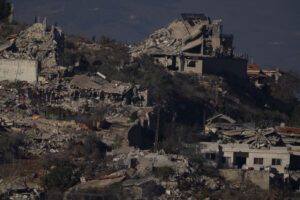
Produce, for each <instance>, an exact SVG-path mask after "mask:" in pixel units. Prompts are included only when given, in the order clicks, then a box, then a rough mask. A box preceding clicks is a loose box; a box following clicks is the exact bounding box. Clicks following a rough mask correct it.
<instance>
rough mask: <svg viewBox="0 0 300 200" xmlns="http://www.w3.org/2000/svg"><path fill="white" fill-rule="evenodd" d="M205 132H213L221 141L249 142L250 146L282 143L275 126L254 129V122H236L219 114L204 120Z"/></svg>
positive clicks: (258, 146)
mask: <svg viewBox="0 0 300 200" xmlns="http://www.w3.org/2000/svg"><path fill="white" fill-rule="evenodd" d="M206 122H207V123H206V125H205V133H206V134H215V135H217V136H218V137H219V139H221V140H222V142H223V143H230V142H233V141H234V142H235V143H243V144H250V146H251V147H252V148H262V147H268V148H269V147H271V146H277V145H282V140H281V136H280V134H278V132H277V130H276V129H275V128H272V127H271V128H265V129H256V127H255V124H254V123H244V124H238V123H236V121H235V120H233V119H231V118H230V117H228V116H226V115H223V114H219V115H216V116H214V117H212V118H210V119H208V120H207V121H206Z"/></svg>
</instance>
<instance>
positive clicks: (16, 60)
mask: <svg viewBox="0 0 300 200" xmlns="http://www.w3.org/2000/svg"><path fill="white" fill-rule="evenodd" d="M63 45H64V34H63V32H62V30H61V28H59V27H57V26H51V27H50V26H47V20H46V19H44V21H43V23H35V24H33V25H32V26H30V27H29V28H27V29H26V30H24V31H21V32H20V33H19V34H18V35H12V36H10V37H9V38H8V39H7V41H5V42H4V43H3V44H2V45H0V80H10V81H16V80H20V81H28V82H31V83H34V82H37V80H38V72H39V71H40V70H41V69H46V68H52V67H56V66H58V64H59V60H60V58H61V57H62V54H63ZM36 63H37V64H36ZM27 69H28V70H29V71H30V72H29V71H27Z"/></svg>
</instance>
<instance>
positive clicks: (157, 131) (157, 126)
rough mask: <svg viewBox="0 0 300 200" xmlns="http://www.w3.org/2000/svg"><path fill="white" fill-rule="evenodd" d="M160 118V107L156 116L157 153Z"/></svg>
mask: <svg viewBox="0 0 300 200" xmlns="http://www.w3.org/2000/svg"><path fill="white" fill-rule="evenodd" d="M159 118H160V108H158V110H157V118H156V130H155V143H154V152H155V153H156V152H157V151H158V134H159Z"/></svg>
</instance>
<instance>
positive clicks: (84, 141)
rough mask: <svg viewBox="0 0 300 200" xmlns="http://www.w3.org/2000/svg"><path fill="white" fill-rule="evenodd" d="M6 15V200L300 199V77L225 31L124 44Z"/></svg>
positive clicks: (2, 164)
mask: <svg viewBox="0 0 300 200" xmlns="http://www.w3.org/2000/svg"><path fill="white" fill-rule="evenodd" d="M3 2H4V3H5V1H0V3H3ZM4 5H5V6H4V8H6V9H5V11H9V12H6V13H5V15H3V16H2V15H0V91H1V92H0V199H16V200H17V199H28V200H35V199H65V200H67V199H206V200H208V199H242V198H243V199H285V198H287V199H298V198H299V197H300V196H299V193H298V192H299V190H300V172H299V170H300V104H299V99H298V98H297V96H296V92H299V85H300V78H299V77H298V76H297V75H295V74H293V73H290V72H285V71H283V70H281V69H280V67H273V68H272V67H261V66H260V65H259V64H255V63H252V62H251V61H249V58H248V55H247V54H246V53H244V54H240V53H236V52H235V51H234V48H233V41H234V37H233V35H232V34H224V33H223V28H222V20H214V21H212V20H211V19H210V17H208V16H206V15H205V14H189V13H184V14H182V15H181V16H180V17H179V18H178V19H176V20H174V21H173V22H171V23H170V24H169V25H168V26H166V27H165V28H162V29H160V30H157V31H156V32H154V33H153V34H151V35H150V36H149V37H148V38H147V39H146V40H145V41H143V42H140V43H138V44H132V45H128V44H123V43H120V42H117V41H114V40H112V39H110V38H107V37H102V38H101V39H99V40H98V41H96V40H90V39H88V38H84V37H81V36H76V35H70V34H66V33H64V31H63V27H58V26H56V25H52V24H49V23H48V22H47V19H46V18H44V19H43V20H40V19H36V20H35V23H33V24H31V25H26V24H18V23H17V22H15V21H14V20H13V5H12V4H8V3H5V4H4ZM3 13H4V12H3Z"/></svg>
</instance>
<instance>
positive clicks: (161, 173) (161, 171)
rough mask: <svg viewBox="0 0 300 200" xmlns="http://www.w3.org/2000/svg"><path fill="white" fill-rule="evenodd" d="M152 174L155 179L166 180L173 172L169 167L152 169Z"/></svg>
mask: <svg viewBox="0 0 300 200" xmlns="http://www.w3.org/2000/svg"><path fill="white" fill-rule="evenodd" d="M153 173H154V175H155V176H156V177H159V178H161V179H163V180H168V179H169V177H170V176H172V175H173V174H174V170H173V168H172V167H169V166H164V167H155V168H153Z"/></svg>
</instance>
